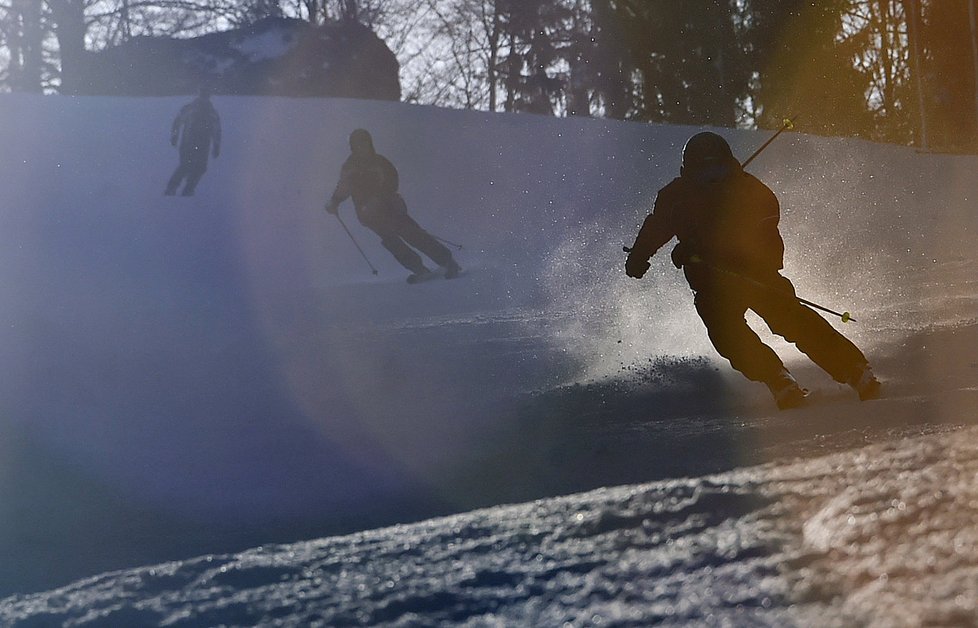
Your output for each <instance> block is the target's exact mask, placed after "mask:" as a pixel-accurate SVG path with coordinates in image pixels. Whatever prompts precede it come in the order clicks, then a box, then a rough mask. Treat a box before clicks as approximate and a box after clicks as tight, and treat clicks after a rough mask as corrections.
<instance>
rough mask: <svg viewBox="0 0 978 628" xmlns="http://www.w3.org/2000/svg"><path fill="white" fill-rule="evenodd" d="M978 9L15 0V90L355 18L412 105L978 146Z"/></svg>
mask: <svg viewBox="0 0 978 628" xmlns="http://www.w3.org/2000/svg"><path fill="white" fill-rule="evenodd" d="M975 4H976V0H819V1H818V2H811V0H691V1H688V2H677V1H676V0H250V1H249V0H236V1H232V0H197V1H194V0H169V1H168V0H160V1H157V2H149V1H140V0H0V68H2V70H0V86H4V87H6V88H7V89H11V90H20V91H40V90H56V89H57V88H58V86H59V85H60V84H61V82H62V80H67V76H68V75H70V73H71V64H72V59H73V57H77V55H78V53H79V52H80V51H83V50H95V49H100V48H104V47H108V46H112V45H115V44H118V43H120V42H122V41H125V40H126V39H129V38H132V37H136V36H139V35H154V36H160V35H166V36H176V37H180V36H188V35H194V34H201V33H205V32H212V31H214V30H220V29H224V28H230V27H233V26H238V25H242V24H247V23H249V22H252V21H255V20H257V19H261V18H262V17H268V16H286V17H298V18H301V19H308V20H310V21H317V22H322V21H329V20H344V19H355V20H358V21H361V22H363V23H365V24H367V25H369V26H371V27H372V28H373V29H374V30H375V31H376V32H377V33H378V34H379V35H380V36H381V37H382V38H383V39H384V40H385V41H386V42H387V44H388V46H389V47H390V48H391V49H392V50H393V51H394V52H395V54H396V55H397V57H398V59H399V61H400V63H401V81H402V92H403V93H404V95H405V96H404V99H405V100H408V101H411V102H418V103H424V104H434V105H441V106H448V107H461V108H471V109H483V110H491V111H513V112H532V113H538V114H545V115H558V116H571V115H574V116H594V117H608V118H616V119H627V120H636V121H650V122H670V123H682V124H694V125H700V124H704V125H705V124H709V125H717V126H745V127H752V126H761V127H773V126H778V125H779V124H780V121H781V119H782V118H784V117H786V116H789V115H793V114H801V117H800V118H799V119H798V123H797V125H798V127H799V128H800V129H801V130H804V131H809V132H815V133H820V134H831V135H846V136H859V137H865V138H868V139H874V140H881V141H888V142H896V143H902V144H916V145H918V146H926V147H929V148H938V149H948V150H973V149H974V148H975V146H976V143H978V142H976V138H978V89H976V79H975V76H976V64H978V47H976V46H978V45H976V36H975V24H976V19H978V18H976V15H975Z"/></svg>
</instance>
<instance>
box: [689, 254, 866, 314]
mask: <svg viewBox="0 0 978 628" xmlns="http://www.w3.org/2000/svg"><path fill="white" fill-rule="evenodd" d="M689 261H690V262H692V263H694V264H703V265H704V266H706V267H707V268H711V269H713V270H715V271H717V272H719V273H725V274H727V275H730V276H731V277H736V278H738V279H741V280H743V281H746V282H748V283H751V284H754V285H755V286H758V287H760V288H764V289H765V290H768V291H770V292H774V293H776V294H782V295H784V296H788V293H787V292H781V291H780V290H778V289H776V288H774V287H773V286H769V285H768V284H766V283H763V282H761V281H758V280H756V279H753V278H751V277H748V276H746V275H741V274H740V273H738V272H734V271H732V270H730V269H728V268H721V267H720V266H714V265H713V264H708V263H706V262H704V261H703V260H702V259H700V258H699V257H698V256H696V255H694V256H693V257H692V258H690V260H689ZM791 296H792V297H794V299H795V300H796V301H798V302H799V303H803V304H804V305H807V306H808V307H811V308H815V309H816V310H822V311H823V312H827V313H829V314H832V315H833V316H838V317H839V318H840V319H842V322H843V323H848V322H850V321H851V322H853V323H855V322H857V321H856V319H854V318H853V317H852V314H850V313H849V312H836V311H835V310H830V309H829V308H827V307H825V306H824V305H819V304H818V303H815V302H813V301H809V300H808V299H803V298H801V297H800V296H798V295H797V294H795V295H791Z"/></svg>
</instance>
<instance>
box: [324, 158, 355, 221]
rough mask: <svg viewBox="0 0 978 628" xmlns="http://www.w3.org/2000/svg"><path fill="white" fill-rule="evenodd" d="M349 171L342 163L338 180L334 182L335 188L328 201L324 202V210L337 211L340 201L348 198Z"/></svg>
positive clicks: (333, 212) (332, 212)
mask: <svg viewBox="0 0 978 628" xmlns="http://www.w3.org/2000/svg"><path fill="white" fill-rule="evenodd" d="M350 173H351V170H350V169H349V168H347V167H346V165H345V164H344V166H343V168H342V169H340V180H339V181H338V182H337V183H336V188H334V189H333V194H332V195H331V196H330V197H329V202H327V203H326V211H328V212H329V213H331V214H335V213H337V212H339V211H340V203H342V202H343V201H345V200H346V199H348V198H350V178H351V174H350Z"/></svg>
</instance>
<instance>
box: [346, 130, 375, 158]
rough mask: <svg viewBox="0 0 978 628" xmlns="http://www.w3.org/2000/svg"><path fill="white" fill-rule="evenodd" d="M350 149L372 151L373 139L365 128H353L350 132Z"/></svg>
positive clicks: (360, 151) (359, 151)
mask: <svg viewBox="0 0 978 628" xmlns="http://www.w3.org/2000/svg"><path fill="white" fill-rule="evenodd" d="M350 150H351V151H353V152H354V153H373V152H374V140H373V138H372V137H370V132H369V131H367V130H366V129H355V130H354V131H353V132H352V133H350Z"/></svg>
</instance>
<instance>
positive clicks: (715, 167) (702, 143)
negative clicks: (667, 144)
mask: <svg viewBox="0 0 978 628" xmlns="http://www.w3.org/2000/svg"><path fill="white" fill-rule="evenodd" d="M739 168H740V163H739V162H738V161H737V160H736V159H735V158H734V156H733V151H731V150H730V144H727V140H725V139H723V138H722V137H720V136H719V135H717V134H716V133H711V132H710V131H704V132H702V133H697V134H696V135H694V136H693V137H691V138H689V140H687V142H686V145H685V146H683V165H682V168H681V169H680V171H679V172H680V174H681V175H682V176H692V177H693V179H695V180H696V181H697V182H699V183H715V182H717V181H720V180H722V179H725V178H726V177H727V176H729V175H730V174H732V173H733V172H735V171H736V170H738V169H739Z"/></svg>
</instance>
